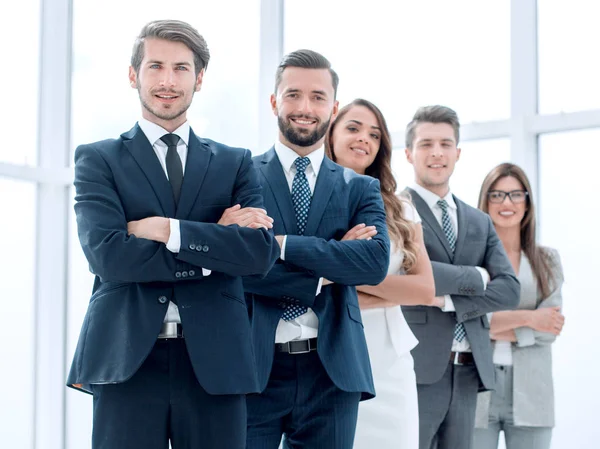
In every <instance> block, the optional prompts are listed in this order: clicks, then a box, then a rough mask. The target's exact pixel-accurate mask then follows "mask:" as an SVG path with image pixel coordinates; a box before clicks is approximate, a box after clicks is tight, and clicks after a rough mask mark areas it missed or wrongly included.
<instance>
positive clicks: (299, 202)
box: [281, 157, 311, 321]
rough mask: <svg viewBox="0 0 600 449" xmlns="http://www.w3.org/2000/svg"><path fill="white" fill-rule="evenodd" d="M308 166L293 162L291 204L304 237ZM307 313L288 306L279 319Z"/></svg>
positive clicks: (307, 161)
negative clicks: (293, 173) (294, 172)
mask: <svg viewBox="0 0 600 449" xmlns="http://www.w3.org/2000/svg"><path fill="white" fill-rule="evenodd" d="M308 164H310V159H309V158H307V157H299V158H297V159H296V160H295V161H294V165H295V166H296V175H295V176H294V181H293V182H292V203H293V204H294V212H295V213H296V227H297V228H298V235H304V230H305V229H306V220H307V218H308V210H309V209H310V200H311V194H310V187H309V185H308V179H307V178H306V173H305V171H306V167H308ZM307 311H308V308H307V307H306V306H299V305H296V304H289V305H288V306H287V308H286V309H285V311H284V312H283V315H282V316H281V319H282V320H284V321H292V320H295V319H296V318H298V317H299V316H300V315H304V314H305V313H306V312H307Z"/></svg>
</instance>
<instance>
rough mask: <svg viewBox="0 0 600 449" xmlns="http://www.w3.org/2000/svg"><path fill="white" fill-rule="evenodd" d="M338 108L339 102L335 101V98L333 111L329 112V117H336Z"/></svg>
mask: <svg viewBox="0 0 600 449" xmlns="http://www.w3.org/2000/svg"><path fill="white" fill-rule="evenodd" d="M339 108H340V102H339V101H337V100H335V101H334V102H333V111H332V112H331V118H336V117H337V115H338V111H339Z"/></svg>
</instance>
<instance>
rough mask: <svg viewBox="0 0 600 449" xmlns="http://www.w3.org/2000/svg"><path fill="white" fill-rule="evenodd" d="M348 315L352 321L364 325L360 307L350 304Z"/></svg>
mask: <svg viewBox="0 0 600 449" xmlns="http://www.w3.org/2000/svg"><path fill="white" fill-rule="evenodd" d="M348 315H349V316H350V319H351V320H352V321H356V322H357V323H360V325H361V326H362V324H363V323H362V317H361V316H360V309H359V308H358V307H356V306H355V305H353V304H348Z"/></svg>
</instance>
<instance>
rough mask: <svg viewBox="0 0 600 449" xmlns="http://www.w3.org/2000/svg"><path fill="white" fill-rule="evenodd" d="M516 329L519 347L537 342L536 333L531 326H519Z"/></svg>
mask: <svg viewBox="0 0 600 449" xmlns="http://www.w3.org/2000/svg"><path fill="white" fill-rule="evenodd" d="M514 331H515V337H517V346H518V347H519V348H524V347H526V346H533V345H534V344H535V334H534V333H533V329H531V328H530V327H517V328H516V329H515V330H514Z"/></svg>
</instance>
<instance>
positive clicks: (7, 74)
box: [0, 0, 40, 165]
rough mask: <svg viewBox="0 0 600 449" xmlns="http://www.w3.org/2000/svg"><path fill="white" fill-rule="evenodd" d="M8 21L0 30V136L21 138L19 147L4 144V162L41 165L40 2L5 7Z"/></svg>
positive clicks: (31, 0) (1, 153) (1, 159)
mask: <svg viewBox="0 0 600 449" xmlns="http://www.w3.org/2000/svg"><path fill="white" fill-rule="evenodd" d="M4 5H5V6H4V8H3V9H4V10H5V15H4V17H5V20H3V21H2V26H1V27H0V54H2V60H3V64H2V66H3V69H2V70H0V86H3V87H4V89H3V92H2V101H3V103H4V107H2V108H0V135H3V136H7V135H8V134H9V133H10V134H11V135H13V136H18V137H17V138H16V140H15V139H13V141H14V142H15V144H10V145H6V144H5V145H0V162H8V163H11V164H21V165H35V164H36V163H37V147H36V145H37V120H38V113H37V111H38V85H39V76H38V71H39V39H40V34H39V28H40V2H39V0H22V1H19V2H10V13H9V12H8V10H7V8H8V4H7V3H5V4H4Z"/></svg>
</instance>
